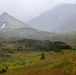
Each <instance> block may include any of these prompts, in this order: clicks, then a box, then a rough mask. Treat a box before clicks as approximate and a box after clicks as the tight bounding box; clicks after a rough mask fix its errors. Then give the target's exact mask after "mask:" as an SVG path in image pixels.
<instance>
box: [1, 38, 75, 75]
mask: <svg viewBox="0 0 76 75" xmlns="http://www.w3.org/2000/svg"><path fill="white" fill-rule="evenodd" d="M0 75H76V50H75V47H73V48H72V47H70V45H68V44H66V43H64V42H60V41H55V42H51V41H46V40H45V41H40V40H39V41H38V40H26V39H23V40H19V41H16V42H4V43H0Z"/></svg>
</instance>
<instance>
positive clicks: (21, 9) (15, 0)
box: [0, 0, 76, 22]
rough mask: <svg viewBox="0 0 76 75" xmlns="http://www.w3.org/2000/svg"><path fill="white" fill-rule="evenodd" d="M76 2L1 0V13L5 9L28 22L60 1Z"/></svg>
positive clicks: (71, 1) (72, 0)
mask: <svg viewBox="0 0 76 75" xmlns="http://www.w3.org/2000/svg"><path fill="white" fill-rule="evenodd" d="M63 2H64V3H76V0H0V14H1V13H3V12H4V11H5V12H7V13H9V14H10V15H12V16H14V17H16V18H18V19H20V20H22V21H24V22H28V21H29V20H31V19H32V18H34V17H36V16H38V15H39V14H41V13H42V12H44V11H46V10H48V9H50V8H53V7H54V6H56V5H57V4H58V3H63Z"/></svg>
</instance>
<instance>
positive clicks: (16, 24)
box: [0, 12, 76, 44]
mask: <svg viewBox="0 0 76 75" xmlns="http://www.w3.org/2000/svg"><path fill="white" fill-rule="evenodd" d="M20 39H36V40H51V41H63V42H66V43H68V44H76V32H75V31H74V32H70V33H53V32H47V31H40V30H37V29H34V28H32V27H30V26H29V25H27V24H25V23H23V22H21V21H19V20H18V19H16V18H14V17H13V16H11V15H9V14H8V13H6V12H4V13H3V14H2V15H1V16H0V42H12V41H16V40H20Z"/></svg>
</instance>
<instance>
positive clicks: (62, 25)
mask: <svg viewBox="0 0 76 75" xmlns="http://www.w3.org/2000/svg"><path fill="white" fill-rule="evenodd" d="M75 9H76V4H59V5H58V6H56V7H55V8H53V9H50V10H49V11H47V12H44V13H42V14H41V15H40V16H38V17H37V18H35V19H33V20H31V21H30V22H29V23H28V24H29V25H30V26H32V27H34V28H36V29H39V30H46V31H52V32H69V31H76V29H75V28H76V21H75V19H76V10H75Z"/></svg>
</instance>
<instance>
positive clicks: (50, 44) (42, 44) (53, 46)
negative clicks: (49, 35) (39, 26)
mask: <svg viewBox="0 0 76 75" xmlns="http://www.w3.org/2000/svg"><path fill="white" fill-rule="evenodd" d="M17 42H18V43H22V44H23V45H25V47H26V48H30V49H31V50H43V51H50V50H54V51H61V50H62V49H71V47H70V45H68V44H66V43H65V42H61V41H49V40H32V39H23V40H18V41H17Z"/></svg>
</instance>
